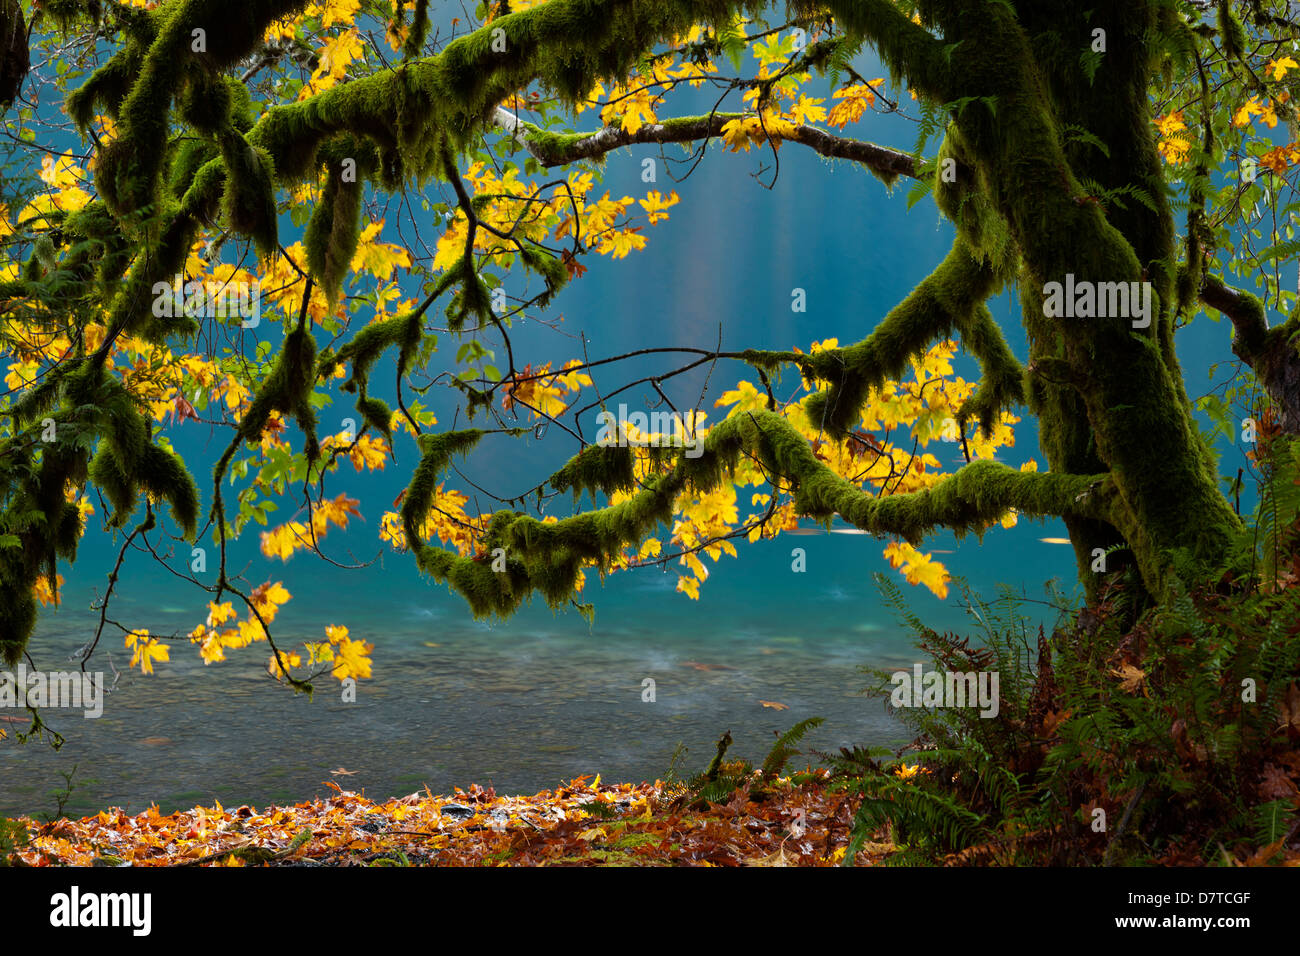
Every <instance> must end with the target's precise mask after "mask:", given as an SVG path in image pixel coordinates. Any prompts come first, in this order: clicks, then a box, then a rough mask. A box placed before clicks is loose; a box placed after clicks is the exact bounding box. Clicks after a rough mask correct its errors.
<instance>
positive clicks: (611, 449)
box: [550, 445, 636, 503]
mask: <svg viewBox="0 0 1300 956" xmlns="http://www.w3.org/2000/svg"><path fill="white" fill-rule="evenodd" d="M635 462H636V459H635V457H634V456H633V455H632V449H631V448H622V447H619V446H618V445H588V446H587V447H586V448H584V449H583V450H582V451H580V452H579V453H578V454H576V455H574V456H573V457H572V458H571V459H569V461H568V463H567V464H566V465H565V466H564V467H563V468H561V469H560V470H559V471H557V472H556V473H555V474H554V475H552V476H551V479H550V483H551V486H552V487H554V488H555V490H556V491H569V490H572V491H573V500H574V502H575V503H576V502H577V500H578V498H580V497H581V496H582V493H583V492H584V491H589V492H591V493H592V494H593V495H594V494H595V492H597V491H599V492H602V493H603V494H607V495H609V494H613V493H614V492H616V491H630V490H632V488H634V487H635V486H636V474H635V470H634V466H635Z"/></svg>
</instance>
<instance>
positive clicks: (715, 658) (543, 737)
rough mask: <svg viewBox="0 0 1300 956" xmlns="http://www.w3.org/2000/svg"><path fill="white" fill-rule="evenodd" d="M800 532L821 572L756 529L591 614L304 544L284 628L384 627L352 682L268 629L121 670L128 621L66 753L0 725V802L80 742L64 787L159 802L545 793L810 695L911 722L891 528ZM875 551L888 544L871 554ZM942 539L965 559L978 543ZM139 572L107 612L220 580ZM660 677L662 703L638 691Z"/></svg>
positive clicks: (740, 746)
mask: <svg viewBox="0 0 1300 956" xmlns="http://www.w3.org/2000/svg"><path fill="white" fill-rule="evenodd" d="M1040 533H1041V532H1040ZM1026 537H1028V536H1027V535H1026ZM846 539H847V540H846ZM1031 540H1032V539H1031ZM791 541H793V542H797V543H798V545H799V546H802V547H805V548H806V549H807V552H808V556H809V563H810V568H811V569H813V570H816V569H817V568H818V565H819V564H826V565H829V566H830V567H828V568H823V569H822V573H823V574H824V575H825V577H824V578H821V579H818V578H814V577H813V576H812V574H811V573H805V574H802V575H799V574H794V573H792V572H790V570H789V558H788V551H789V548H788V547H784V542H773V543H769V544H762V545H758V546H755V547H753V548H751V549H748V551H747V552H745V553H744V554H743V557H742V559H741V560H740V561H731V562H727V563H724V564H722V565H719V566H718V569H717V570H716V571H715V574H714V577H713V579H712V580H710V582H709V583H708V586H706V588H705V589H704V594H703V598H702V600H701V601H700V602H699V603H696V602H690V601H688V600H687V599H686V598H684V597H683V596H681V595H678V594H674V593H673V592H672V581H673V580H674V577H673V575H671V574H670V575H664V574H661V573H659V572H649V573H646V572H637V573H635V574H632V575H626V576H624V577H622V578H616V579H611V580H610V583H609V586H608V587H607V588H606V589H604V590H603V591H600V592H595V591H593V592H592V593H591V595H590V596H592V597H594V598H595V599H596V602H597V606H598V611H597V616H596V620H595V623H594V625H593V626H592V627H590V628H589V627H588V626H587V624H586V622H585V621H583V619H582V618H581V617H580V616H578V615H577V614H573V613H569V614H561V615H553V614H551V613H550V612H549V611H547V610H546V609H544V608H526V609H525V611H524V612H523V613H522V614H521V615H520V616H519V617H517V618H515V619H512V620H511V621H509V622H506V623H497V624H484V623H479V624H476V623H473V622H472V621H470V620H469V618H468V615H467V614H466V613H465V612H464V609H463V607H462V606H461V605H460V603H459V599H458V598H455V597H453V596H451V595H449V594H447V593H446V592H445V591H444V590H443V589H442V588H440V587H435V586H430V585H429V584H428V583H426V582H424V581H422V580H421V579H419V578H418V577H417V576H416V575H415V574H414V573H413V572H412V571H410V569H409V567H408V566H407V565H406V564H405V563H404V562H402V561H400V560H399V561H397V562H391V561H390V564H389V568H388V569H387V570H384V571H377V570H372V571H370V572H359V573H349V572H344V571H339V570H337V569H321V568H319V567H318V566H317V565H316V564H313V563H309V562H307V561H303V560H302V559H295V560H294V561H293V562H292V563H291V564H290V565H288V566H287V567H285V568H282V569H281V571H282V575H278V576H277V577H281V576H282V577H283V579H284V580H286V582H287V584H288V585H289V587H290V588H291V590H293V591H294V599H293V600H292V601H290V602H289V604H287V605H286V606H285V608H284V610H283V611H282V612H281V614H280V616H279V617H278V618H277V620H276V625H277V631H276V633H277V635H278V636H279V639H281V640H283V641H285V642H296V641H297V640H301V639H304V638H311V639H318V638H319V637H320V636H322V633H321V632H322V631H323V627H324V625H325V624H327V623H346V624H347V625H348V626H349V627H350V629H351V633H352V636H354V637H363V638H364V639H366V640H368V641H371V642H373V643H374V644H375V645H376V648H375V651H374V655H373V657H374V665H375V666H374V677H373V678H372V679H370V680H363V681H360V682H359V686H358V692H357V700H356V702H355V703H344V702H343V701H342V700H341V695H340V693H339V689H338V684H337V682H335V681H334V680H333V679H332V678H330V677H328V676H325V677H322V678H321V679H319V680H318V681H317V686H318V688H319V692H318V693H317V694H316V696H315V698H314V700H308V699H307V698H306V697H305V696H304V695H298V696H295V695H293V694H292V693H290V692H289V691H287V690H286V689H285V688H283V687H280V686H278V685H276V684H275V683H273V682H272V681H271V680H270V679H269V678H268V677H266V676H265V673H264V672H263V670H262V667H263V665H264V662H265V657H266V652H265V647H264V646H262V647H260V648H258V649H257V650H256V651H253V650H252V649H249V650H247V651H243V652H231V655H230V659H229V660H227V661H225V662H222V663H218V664H213V665H211V666H204V665H203V663H202V662H201V661H200V660H199V658H198V655H197V653H196V651H195V649H194V648H193V647H192V646H191V645H189V644H187V643H185V642H184V641H183V640H180V641H177V642H176V643H175V644H173V647H172V652H171V660H170V661H169V662H165V663H160V664H159V665H158V666H157V670H156V672H155V673H154V674H153V675H152V676H145V675H142V674H140V673H139V672H138V671H128V670H127V669H126V662H127V660H128V659H129V656H128V654H127V652H126V651H125V650H124V649H123V647H122V638H121V635H120V634H118V635H116V636H114V635H112V634H111V633H108V632H106V636H105V638H104V640H103V642H102V644H101V646H100V649H99V650H98V651H97V652H96V654H95V656H94V657H93V658H92V661H91V665H90V670H92V671H94V670H102V671H103V672H104V673H106V674H107V675H108V679H109V680H110V681H111V680H112V667H114V666H115V667H116V668H117V669H118V670H119V671H122V672H123V673H122V677H121V678H120V680H119V682H118V685H117V689H116V690H115V691H114V692H113V693H112V694H111V695H109V696H108V698H107V700H106V703H105V707H104V714H103V716H102V717H101V718H99V719H93V720H89V719H83V718H82V717H80V716H79V715H78V714H76V713H75V712H72V711H50V712H48V713H47V718H48V722H49V723H50V725H51V726H52V727H53V728H54V729H56V730H58V731H59V732H61V733H62V734H63V735H64V736H65V737H66V738H67V743H66V744H65V745H64V747H63V749H62V750H61V751H60V752H58V753H55V752H53V751H52V750H50V749H49V748H47V747H45V746H43V745H40V744H35V743H33V744H28V745H27V746H25V747H19V746H17V745H16V744H15V743H14V742H13V741H12V740H10V741H7V742H4V743H0V814H14V813H20V812H22V813H34V812H40V811H47V810H52V809H53V805H54V801H53V799H52V798H50V797H49V796H48V793H49V791H51V790H53V789H56V788H58V787H61V786H62V779H61V777H60V776H59V772H60V771H66V770H70V769H71V768H72V766H73V765H74V764H76V765H77V766H78V772H77V777H76V779H77V780H80V781H82V783H80V784H79V785H78V787H77V789H76V790H75V791H74V794H73V798H72V800H71V802H70V803H69V810H70V811H71V812H77V813H89V812H93V811H95V810H97V809H99V808H102V807H104V806H108V805H119V806H123V807H125V808H127V809H128V810H131V811H138V810H141V809H143V808H145V807H146V806H148V805H149V804H150V803H151V802H155V801H156V802H158V803H159V805H160V806H162V807H163V808H164V809H165V810H166V809H173V808H177V807H181V806H192V805H194V804H196V803H207V804H210V803H211V802H212V801H213V800H220V801H221V802H222V803H223V804H240V803H254V804H258V805H263V804H266V803H270V802H285V801H297V800H301V799H306V798H308V797H310V796H312V795H314V794H316V793H319V792H321V791H322V790H323V789H324V788H323V781H326V780H334V781H337V782H338V783H340V784H341V785H343V786H345V787H348V788H350V789H357V790H361V789H364V790H365V792H366V793H367V794H369V795H371V796H376V797H383V796H389V795H400V794H404V793H409V792H412V791H414V790H418V789H422V788H423V787H425V786H428V787H429V788H430V789H432V790H433V791H434V792H440V791H441V792H446V791H449V790H450V789H451V788H452V787H453V786H468V784H470V783H472V782H477V783H480V784H482V785H484V786H486V785H488V784H492V785H495V786H496V787H497V789H498V790H500V791H503V792H506V791H509V792H535V791H537V790H539V789H542V788H546V787H550V786H552V785H554V784H556V783H557V782H559V781H562V780H568V779H571V778H573V777H575V776H578V775H580V774H584V773H601V774H603V775H604V777H605V779H607V780H614V779H619V780H622V779H627V780H642V779H651V780H652V779H654V778H655V777H659V776H662V775H663V774H664V772H665V771H666V769H667V767H668V765H669V762H670V758H671V755H672V752H673V750H674V748H675V747H676V746H677V744H678V743H682V744H684V745H685V746H686V747H687V748H688V749H689V752H688V754H687V756H686V758H685V761H684V764H683V765H684V766H685V767H686V768H688V769H692V768H698V767H700V766H702V765H703V764H704V763H705V762H707V760H708V758H709V757H710V755H711V754H712V748H713V742H714V741H715V740H716V739H717V737H718V736H719V735H720V734H721V733H722V732H723V731H724V730H730V731H731V732H732V735H733V737H734V738H735V740H736V751H735V752H736V753H738V754H740V755H742V756H746V757H749V758H750V759H754V760H757V759H761V757H762V756H763V754H764V753H765V752H766V750H767V747H768V746H769V745H770V742H771V740H772V739H773V731H781V730H784V729H786V728H787V727H789V726H790V725H791V724H793V723H794V722H795V721H797V720H802V719H803V718H805V717H810V716H815V715H816V716H823V717H825V718H827V723H826V724H825V725H824V726H823V727H821V728H820V729H818V730H817V731H815V732H814V734H813V735H812V736H811V737H810V738H809V740H808V745H809V746H810V747H814V748H817V749H831V750H834V749H836V748H838V747H840V746H850V745H854V744H887V743H899V742H902V741H903V739H904V732H903V730H902V728H901V727H900V726H899V725H898V724H897V723H896V722H895V721H894V720H893V719H892V718H891V717H890V716H889V714H888V713H887V711H886V708H885V705H884V704H883V703H882V702H881V701H879V700H869V699H867V698H866V697H864V696H862V694H861V693H860V691H861V690H862V688H863V687H864V686H865V684H866V683H867V678H866V677H865V676H864V675H863V674H862V673H861V672H860V669H861V668H862V667H864V666H872V667H889V668H894V667H903V668H907V667H910V665H911V663H912V661H913V660H914V659H915V654H914V652H913V650H912V648H911V646H910V642H909V640H908V638H907V636H906V635H905V634H904V633H903V632H902V631H901V630H900V628H899V627H898V626H897V624H896V623H895V622H894V621H893V620H892V619H891V618H890V616H889V615H888V613H887V612H885V611H884V610H882V609H881V608H880V607H879V600H878V596H877V595H876V594H875V592H874V588H873V586H872V585H871V584H870V583H869V581H868V580H866V575H865V572H864V571H863V569H862V568H860V567H856V566H855V562H859V563H865V565H867V566H874V565H875V564H881V565H883V562H882V561H880V560H879V558H878V553H879V545H878V544H877V543H875V542H871V541H870V540H869V539H858V538H856V537H852V538H850V537H849V536H844V537H840V536H836V535H823V536H800V537H798V538H792V539H791ZM991 542H992V539H990V544H991ZM1034 543H1036V542H1034ZM1006 544H1007V543H1006V542H1004V546H1005V545H1006ZM1038 547H1039V548H1041V549H1044V550H1049V549H1050V546H1048V545H1042V544H1038ZM963 550H967V551H969V550H972V549H963ZM1051 550H1055V551H1059V550H1064V549H1051ZM864 554H865V555H873V556H874V557H873V558H870V559H868V560H866V561H865V562H863V558H864ZM948 557H949V558H950V560H951V561H952V562H953V565H954V568H958V565H959V564H960V560H954V559H959V558H960V555H954V556H948ZM972 557H973V558H975V559H978V557H979V555H978V551H975V552H974V553H973V554H972ZM976 563H977V562H976ZM967 570H972V569H967ZM974 570H977V569H974ZM782 578H790V579H792V580H791V581H789V582H788V583H784V584H783V585H782V588H781V591H782V592H783V594H782V595H780V596H783V597H784V598H785V600H780V599H778V591H777V588H776V587H775V583H776V582H777V581H780V580H781V579H782ZM764 581H766V582H767V586H763V582H764ZM349 582H350V583H349ZM988 583H989V584H990V585H991V582H988ZM121 589H122V590H121V597H120V599H118V600H115V602H114V605H113V607H114V613H113V615H112V616H113V617H115V618H116V619H118V620H124V621H130V622H131V623H132V624H133V625H136V626H146V627H149V628H150V629H151V630H152V631H153V632H155V633H159V634H170V633H181V634H183V633H184V632H186V631H188V630H189V629H190V628H191V627H193V625H194V623H195V622H197V621H198V620H199V619H200V618H201V617H202V607H203V604H202V595H198V594H194V593H192V592H189V591H186V590H185V589H183V588H173V587H171V586H170V585H168V584H166V583H165V582H163V581H162V580H160V579H158V578H157V577H156V576H153V575H151V574H150V573H148V569H147V567H146V566H145V565H143V564H141V565H138V566H137V573H136V574H134V575H132V574H128V575H127V576H125V577H124V579H123V582H122V584H121ZM76 594H77V591H76V589H75V586H74V587H73V588H72V589H70V590H68V591H67V592H66V594H65V605H64V607H63V609H62V610H61V611H60V612H59V613H58V614H56V615H50V616H48V617H47V618H46V620H45V622H44V623H43V625H42V628H41V632H40V635H39V636H38V638H37V639H35V640H34V641H33V643H32V646H31V653H32V657H33V659H34V660H36V661H38V662H40V663H41V664H42V666H45V667H47V668H49V669H58V668H61V667H64V666H67V665H65V664H64V661H65V660H66V659H67V657H68V656H69V655H70V654H71V653H73V652H74V651H75V650H76V649H77V648H78V647H80V645H81V644H82V643H83V642H84V641H85V640H86V638H87V636H88V635H89V634H90V633H92V632H93V626H94V620H95V619H94V616H93V615H92V614H91V612H90V611H89V610H82V609H78V608H76V607H75V605H74V603H73V601H74V596H75V595H76ZM915 597H916V598H917V602H916V603H917V606H918V607H922V608H924V607H928V610H926V611H925V613H926V616H927V619H928V620H933V621H935V622H936V626H940V627H943V626H947V625H946V624H945V622H947V624H950V625H951V626H953V627H961V626H964V621H963V617H964V616H963V615H962V614H961V612H960V611H958V610H956V609H955V608H952V607H949V606H948V605H947V604H946V603H944V602H939V601H937V599H933V598H930V599H929V600H928V601H927V600H926V599H924V598H922V596H921V595H920V594H916V595H915ZM430 645H436V646H430ZM110 655H111V666H110ZM647 678H649V679H651V680H653V681H654V689H655V700H654V701H653V702H647V701H643V700H642V692H643V681H644V680H645V679H647ZM760 700H766V701H770V702H775V703H779V704H783V705H785V706H786V707H788V708H789V709H788V710H780V711H778V710H775V709H772V708H765V707H764V706H763V705H762V704H760V703H759V701H760ZM334 770H347V771H353V772H354V773H351V774H338V775H332V774H331V771H334Z"/></svg>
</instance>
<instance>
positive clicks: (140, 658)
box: [126, 629, 171, 674]
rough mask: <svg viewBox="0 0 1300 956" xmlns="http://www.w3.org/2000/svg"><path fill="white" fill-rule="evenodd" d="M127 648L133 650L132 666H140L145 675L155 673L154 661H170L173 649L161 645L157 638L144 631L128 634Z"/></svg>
mask: <svg viewBox="0 0 1300 956" xmlns="http://www.w3.org/2000/svg"><path fill="white" fill-rule="evenodd" d="M126 646H127V647H128V648H132V649H133V653H132V656H131V665H130V666H132V667H135V666H136V665H137V664H139V665H140V672H141V673H143V674H152V673H153V662H154V661H165V660H170V654H171V649H170V648H169V647H168V646H167V645H166V644H161V643H159V642H158V639H157V638H156V637H150V636H149V632H148V631H146V630H143V629H139V630H134V631H132V632H131V633H129V634H127V635H126Z"/></svg>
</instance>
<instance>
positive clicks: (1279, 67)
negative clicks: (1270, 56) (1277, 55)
mask: <svg viewBox="0 0 1300 956" xmlns="http://www.w3.org/2000/svg"><path fill="white" fill-rule="evenodd" d="M1297 68H1300V63H1296V61H1295V60H1293V59H1292V58H1291V57H1289V56H1284V57H1282V59H1280V60H1269V61H1268V65H1267V66H1266V67H1265V69H1267V70H1268V71H1269V72H1270V73H1272V74H1273V79H1274V80H1280V79H1282V77H1284V76H1286V73H1287V70H1294V69H1297Z"/></svg>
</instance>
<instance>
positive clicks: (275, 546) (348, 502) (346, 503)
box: [262, 494, 361, 561]
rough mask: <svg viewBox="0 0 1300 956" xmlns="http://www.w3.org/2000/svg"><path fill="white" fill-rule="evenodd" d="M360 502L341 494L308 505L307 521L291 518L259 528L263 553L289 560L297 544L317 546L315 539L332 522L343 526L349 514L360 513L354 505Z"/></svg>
mask: <svg viewBox="0 0 1300 956" xmlns="http://www.w3.org/2000/svg"><path fill="white" fill-rule="evenodd" d="M360 503H361V502H359V501H358V500H357V499H356V498H349V497H348V496H347V495H343V494H341V495H338V496H337V497H335V498H334V499H333V500H326V501H322V502H321V503H320V504H318V505H316V506H315V507H314V508H312V509H311V517H310V519H309V521H308V522H307V523H305V524H304V523H303V522H301V521H290V522H288V523H286V524H282V525H278V526H277V527H275V528H272V529H271V530H270V531H264V532H262V553H263V554H264V555H266V556H267V557H268V558H279V559H280V560H281V561H288V560H289V559H290V558H291V557H293V553H294V552H295V551H297V550H299V549H300V548H306V549H309V550H316V547H317V545H316V543H317V542H318V541H319V540H320V539H321V538H323V537H325V533H326V531H328V530H329V526H330V525H331V524H334V525H338V526H339V527H340V528H346V527H347V526H348V519H349V517H351V516H353V515H355V516H356V517H358V518H360V517H361V510H360V509H359V508H358V507H357V506H358V505H359V504H360Z"/></svg>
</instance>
